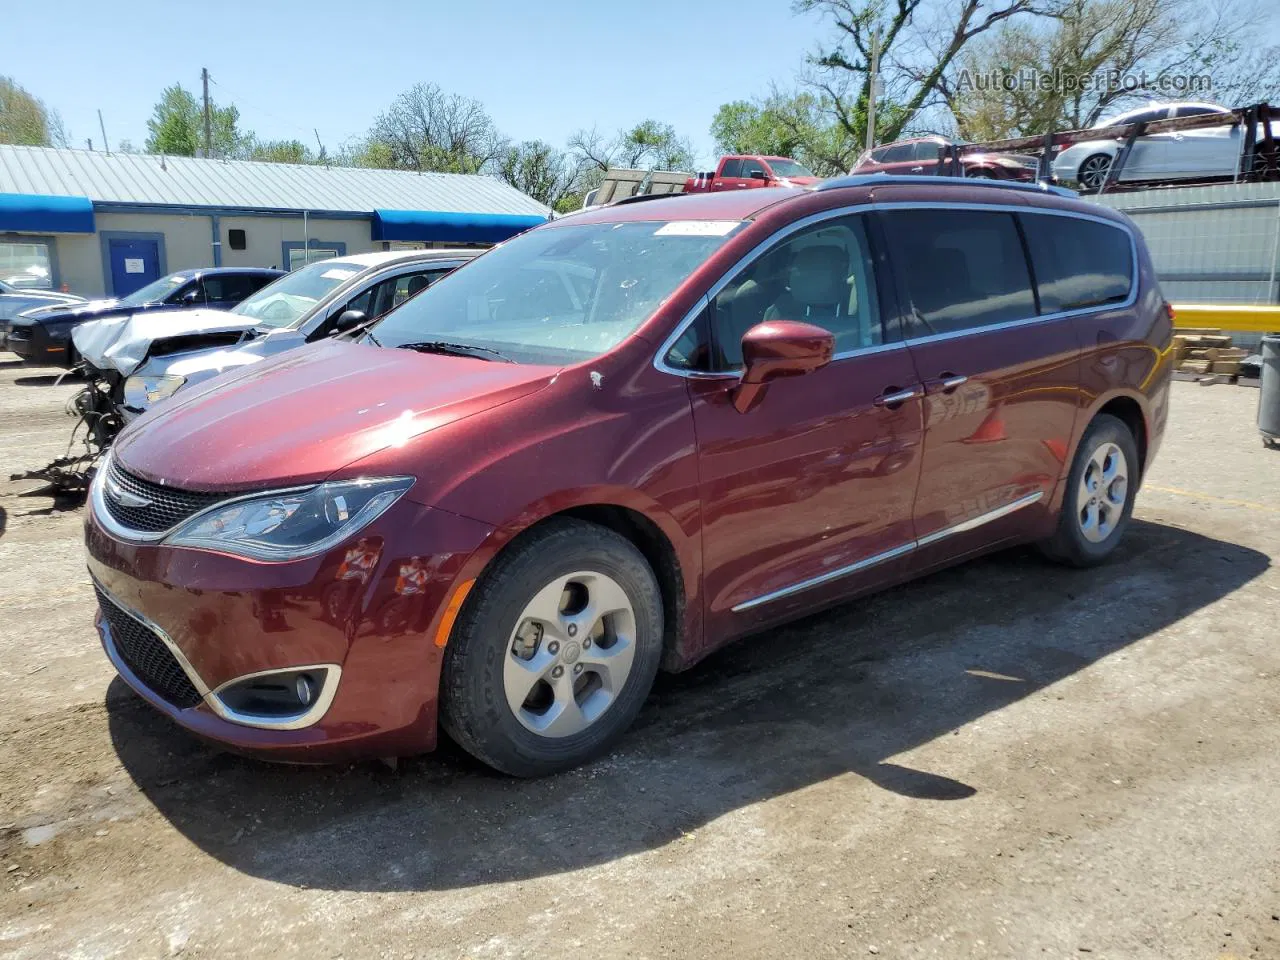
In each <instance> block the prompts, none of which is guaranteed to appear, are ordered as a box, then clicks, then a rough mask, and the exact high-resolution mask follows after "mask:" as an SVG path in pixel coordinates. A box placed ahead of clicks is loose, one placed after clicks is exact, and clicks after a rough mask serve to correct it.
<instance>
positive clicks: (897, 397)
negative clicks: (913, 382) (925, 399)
mask: <svg viewBox="0 0 1280 960" xmlns="http://www.w3.org/2000/svg"><path fill="white" fill-rule="evenodd" d="M923 395H924V391H923V390H921V389H920V388H919V387H918V386H915V387H907V388H905V389H904V388H902V387H885V388H884V393H882V394H880V396H878V397H876V398H875V400H874V401H872V402H873V403H875V405H876V406H877V407H885V408H886V409H889V410H896V409H898V407H900V406H902V405H903V404H904V403H906V402H907V401H908V400H914V399H916V398H917V397H920V396H923Z"/></svg>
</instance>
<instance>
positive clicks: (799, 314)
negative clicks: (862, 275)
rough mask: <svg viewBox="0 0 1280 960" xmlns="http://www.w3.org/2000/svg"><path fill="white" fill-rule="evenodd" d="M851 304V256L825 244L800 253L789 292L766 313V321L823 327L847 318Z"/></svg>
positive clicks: (842, 250) (788, 284)
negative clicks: (843, 317)
mask: <svg viewBox="0 0 1280 960" xmlns="http://www.w3.org/2000/svg"><path fill="white" fill-rule="evenodd" d="M848 302H849V253H848V251H847V250H846V249H845V248H844V247H841V246H836V245H835V244H824V245H822V246H813V247H806V248H805V249H803V250H799V251H797V252H796V256H795V259H794V260H793V261H792V262H791V271H790V275H789V276H788V281H787V290H786V292H785V293H783V294H782V296H780V297H779V298H778V299H777V300H776V301H775V302H774V304H773V305H772V306H771V307H770V308H769V309H768V310H766V311H765V314H764V318H765V320H803V321H806V322H808V323H816V324H818V325H822V324H823V323H824V322H827V321H832V320H836V319H838V318H839V317H841V316H844V315H845V310H846V309H847V304H848Z"/></svg>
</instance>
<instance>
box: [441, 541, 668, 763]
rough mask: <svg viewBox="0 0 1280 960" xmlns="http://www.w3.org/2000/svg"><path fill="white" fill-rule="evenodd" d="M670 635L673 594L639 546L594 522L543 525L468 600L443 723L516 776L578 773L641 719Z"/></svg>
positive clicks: (450, 651) (451, 661)
mask: <svg viewBox="0 0 1280 960" xmlns="http://www.w3.org/2000/svg"><path fill="white" fill-rule="evenodd" d="M662 636H663V613H662V591H661V589H660V588H659V586H658V580H657V577H656V576H654V572H653V569H652V568H651V567H650V566H649V563H648V561H647V560H646V559H645V556H644V554H642V553H641V552H640V550H639V549H638V548H637V547H636V545H635V544H634V543H632V542H631V541H630V540H628V539H627V538H626V537H624V536H622V535H621V534H619V533H616V532H614V531H613V530H610V529H608V528H606V527H602V526H599V525H598V524H594V523H588V522H586V521H583V520H577V519H569V518H554V519H551V520H547V521H544V522H543V523H541V524H539V525H538V526H536V527H534V528H533V529H532V530H529V531H527V532H525V533H524V534H522V535H521V536H519V537H518V538H516V539H515V540H514V541H513V542H512V543H511V544H510V545H509V546H508V547H507V548H506V549H504V550H503V551H502V553H500V554H499V555H498V557H497V558H496V559H495V560H494V561H492V563H491V564H490V566H489V568H488V569H486V570H485V572H484V573H483V574H482V575H481V577H480V579H479V580H477V581H476V585H475V587H474V589H472V591H471V593H470V594H469V595H468V596H467V599H466V602H465V603H464V604H463V606H462V612H461V614H460V615H459V617H458V622H457V624H456V625H455V626H454V629H453V631H452V635H451V636H450V637H449V641H448V644H447V646H446V648H445V659H444V672H443V675H442V677H441V683H440V716H441V722H442V724H443V725H444V727H445V729H446V730H448V731H449V733H450V735H451V736H452V737H453V739H454V740H456V741H457V742H458V744H459V745H460V746H462V747H463V749H465V750H466V751H467V752H468V753H470V754H472V755H473V756H475V757H476V758H478V759H479V760H482V761H483V762H485V763H487V764H488V765H489V766H491V767H494V768H495V769H497V770H501V771H502V772H504V773H509V774H512V775H513V776H518V777H534V776H541V775H543V774H548V773H555V772H556V771H559V770H565V769H568V768H569V767H574V766H577V765H578V764H580V763H584V762H586V761H587V760H589V759H591V758H592V757H594V756H597V755H598V754H600V753H602V752H603V751H605V750H606V749H608V748H609V747H610V746H612V745H613V743H615V742H616V741H617V740H618V738H619V737H621V736H622V734H623V732H624V731H625V730H626V729H627V727H629V726H630V725H631V722H632V721H633V720H634V719H635V718H636V715H637V714H638V713H639V712H640V707H641V706H642V705H643V704H644V700H645V697H647V696H648V695H649V689H650V687H652V686H653V679H654V676H655V675H656V674H657V672H658V662H659V661H660V660H661V658H662Z"/></svg>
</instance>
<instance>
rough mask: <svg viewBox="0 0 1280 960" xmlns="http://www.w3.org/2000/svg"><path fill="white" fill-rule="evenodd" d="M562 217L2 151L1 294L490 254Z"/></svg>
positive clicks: (205, 163)
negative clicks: (9, 289) (4, 285)
mask: <svg viewBox="0 0 1280 960" xmlns="http://www.w3.org/2000/svg"><path fill="white" fill-rule="evenodd" d="M550 216H551V210H550V209H549V208H548V207H546V206H544V205H543V204H541V203H538V202H537V201H536V200H533V199H532V198H530V197H528V196H526V195H524V194H523V193H521V192H520V191H518V190H516V189H514V188H513V187H511V186H509V185H507V184H505V183H503V182H502V181H500V180H497V179H496V178H493V177H487V176H476V175H468V174H451V173H414V172H410V171H401V170H366V169H359V168H352V167H328V166H323V165H301V164H285V163H259V162H256V161H247V160H226V161H224V160H206V159H201V158H193V157H166V156H162V155H158V154H120V153H105V152H101V151H93V150H62V149H56V148H51V147H20V146H10V145H0V280H6V281H8V282H10V283H13V284H14V285H15V286H18V287H26V288H31V289H42V288H43V289H54V290H58V289H68V290H70V291H71V292H72V293H78V294H81V295H83V296H88V297H95V296H123V295H125V294H127V293H130V292H132V291H133V290H135V289H137V288H138V287H141V286H143V285H144V284H146V283H149V282H150V281H151V280H153V279H156V278H157V277H160V276H163V275H164V274H166V273H170V272H173V271H175V270H183V269H189V268H194V267H208V266H256V267H282V268H284V269H294V268H297V267H299V266H302V265H304V264H306V263H308V262H310V261H313V260H318V259H323V258H325V257H332V256H341V255H344V254H350V253H364V252H368V251H371V250H393V249H404V248H411V247H443V246H488V245H491V244H494V243H500V242H501V241H503V240H505V239H507V238H508V237H511V236H514V235H515V234H517V233H520V232H521V231H524V230H527V229H529V228H530V227H532V226H536V225H538V224H539V223H543V222H545V221H546V220H547V219H548V218H549V217H550Z"/></svg>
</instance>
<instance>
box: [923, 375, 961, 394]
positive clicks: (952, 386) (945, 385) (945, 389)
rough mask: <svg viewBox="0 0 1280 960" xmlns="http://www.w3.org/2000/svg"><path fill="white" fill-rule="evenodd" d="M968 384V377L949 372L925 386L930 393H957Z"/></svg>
mask: <svg viewBox="0 0 1280 960" xmlns="http://www.w3.org/2000/svg"><path fill="white" fill-rule="evenodd" d="M968 382H969V378H968V377H966V376H963V375H961V374H955V373H951V372H949V371H948V372H944V373H940V374H938V377H937V379H935V380H929V381H927V382H926V384H925V386H926V387H927V388H928V390H929V391H930V392H935V391H936V392H938V393H955V391H956V388H957V387H962V386H964V385H965V384H966V383H968Z"/></svg>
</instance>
